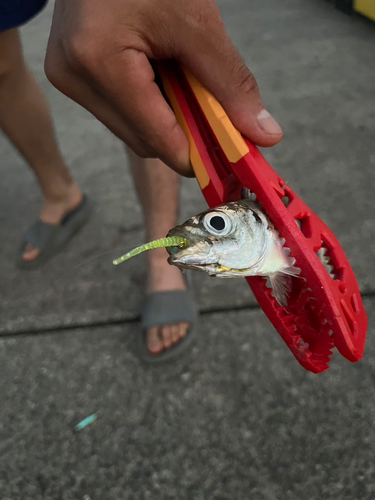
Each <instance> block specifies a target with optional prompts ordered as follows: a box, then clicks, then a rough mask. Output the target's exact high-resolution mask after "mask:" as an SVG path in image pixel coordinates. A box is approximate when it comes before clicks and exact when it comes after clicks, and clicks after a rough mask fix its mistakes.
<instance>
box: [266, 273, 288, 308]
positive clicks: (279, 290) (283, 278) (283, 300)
mask: <svg viewBox="0 0 375 500" xmlns="http://www.w3.org/2000/svg"><path fill="white" fill-rule="evenodd" d="M269 279H270V283H271V288H272V290H273V292H272V295H273V296H274V297H275V299H276V300H277V302H278V303H279V304H280V305H281V306H284V307H285V306H286V305H287V304H288V301H287V297H288V295H289V292H290V291H291V288H292V278H291V276H290V275H289V274H287V273H282V272H280V273H274V274H270V275H269Z"/></svg>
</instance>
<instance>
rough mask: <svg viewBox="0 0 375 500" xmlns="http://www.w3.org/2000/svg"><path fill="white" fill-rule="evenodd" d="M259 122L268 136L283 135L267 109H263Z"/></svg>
mask: <svg viewBox="0 0 375 500" xmlns="http://www.w3.org/2000/svg"><path fill="white" fill-rule="evenodd" d="M257 120H258V124H259V126H260V128H261V129H262V130H263V131H264V132H266V133H267V134H272V135H280V134H282V133H283V131H282V130H281V127H280V125H279V124H278V123H277V121H276V120H275V119H274V118H273V116H271V115H270V114H269V112H268V111H267V110H266V109H262V111H261V112H260V113H259V115H258V118H257Z"/></svg>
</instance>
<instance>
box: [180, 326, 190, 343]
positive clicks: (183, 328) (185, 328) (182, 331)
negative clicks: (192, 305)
mask: <svg viewBox="0 0 375 500" xmlns="http://www.w3.org/2000/svg"><path fill="white" fill-rule="evenodd" d="M189 327H190V325H189V323H180V338H181V339H183V338H184V337H186V334H187V331H188V329H189Z"/></svg>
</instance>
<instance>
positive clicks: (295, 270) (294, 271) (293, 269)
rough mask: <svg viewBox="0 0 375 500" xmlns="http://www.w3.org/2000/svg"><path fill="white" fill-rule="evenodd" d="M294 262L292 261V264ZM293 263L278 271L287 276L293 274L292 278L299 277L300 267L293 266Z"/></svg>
mask: <svg viewBox="0 0 375 500" xmlns="http://www.w3.org/2000/svg"><path fill="white" fill-rule="evenodd" d="M293 261H294V262H295V259H293ZM294 262H293V264H294ZM293 264H291V265H290V266H288V267H284V268H283V269H281V271H280V273H282V274H287V275H288V276H293V277H294V278H300V274H301V269H300V268H299V267H295V266H294V265H293ZM301 279H302V278H301Z"/></svg>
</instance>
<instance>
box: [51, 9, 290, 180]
mask: <svg viewBox="0 0 375 500" xmlns="http://www.w3.org/2000/svg"><path fill="white" fill-rule="evenodd" d="M153 59H154V60H160V59H176V60H178V61H179V62H180V63H182V64H183V65H185V66H186V67H187V68H188V69H189V70H190V71H191V72H192V73H193V74H194V75H195V76H196V77H197V78H198V79H199V80H200V81H201V82H202V83H203V84H204V85H205V86H206V87H207V88H208V89H209V90H210V91H211V92H212V94H213V95H214V96H215V97H216V99H217V100H218V101H219V102H220V103H221V105H222V106H223V108H224V110H225V111H226V113H227V114H228V115H229V118H230V119H231V120H232V122H233V124H234V125H235V126H236V127H237V128H238V130H239V131H240V132H241V133H242V134H243V135H244V136H246V137H247V138H248V139H250V140H251V141H252V142H253V143H254V144H256V145H259V146H273V145H274V144H277V143H278V142H279V141H280V140H281V138H282V131H281V128H280V127H279V125H278V124H277V123H276V121H275V120H274V119H273V118H272V117H271V115H269V113H268V112H267V111H266V110H265V107H264V104H263V102H262V99H261V97H260V93H259V89H258V86H257V83H256V80H255V78H254V76H253V75H252V73H251V72H250V70H249V69H248V68H247V66H246V65H245V63H244V61H243V60H242V58H241V56H240V54H239V53H238V51H237V49H236V48H235V47H234V45H233V43H232V42H231V40H230V38H229V36H228V34H227V32H226V30H225V27H224V24H223V22H222V19H221V16H220V13H219V10H218V8H217V6H216V3H215V2H214V0H189V1H186V0H106V2H103V1H102V0H56V3H55V11H54V16H53V21H52V28H51V34H50V39H49V43H48V49H47V56H46V63H45V69H46V74H47V77H48V78H49V80H50V81H51V82H52V84H53V85H54V86H55V87H57V88H58V89H59V90H60V91H61V92H63V93H64V94H66V95H67V96H68V97H70V98H71V99H73V100H74V101H76V102H77V103H79V104H80V105H82V106H83V107H84V108H86V109H87V110H88V111H90V112H91V113H92V114H93V115H95V116H96V117H97V118H98V119H99V120H100V121H101V122H102V123H104V125H106V126H107V127H108V128H109V129H110V130H111V131H112V132H113V133H114V134H115V135H117V136H118V137H119V138H120V139H122V140H123V141H124V142H125V143H126V144H128V146H130V148H131V149H133V150H134V151H135V152H136V153H137V154H138V155H139V156H141V157H159V158H160V159H161V160H163V161H164V162H165V163H166V164H167V165H169V166H170V167H171V168H173V169H174V170H175V171H176V172H178V173H180V174H182V175H191V174H192V171H191V166H190V162H189V149H188V142H187V138H186V136H185V135H184V133H183V131H182V129H181V128H180V126H179V125H178V123H177V121H176V118H175V116H174V113H173V111H172V110H171V108H170V107H169V105H168V104H167V102H166V101H165V99H164V98H163V96H162V94H161V92H160V90H159V88H158V86H157V84H156V83H155V81H154V76H155V75H154V72H153V69H152V66H151V64H150V60H153Z"/></svg>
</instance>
